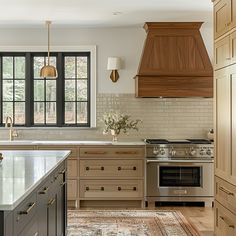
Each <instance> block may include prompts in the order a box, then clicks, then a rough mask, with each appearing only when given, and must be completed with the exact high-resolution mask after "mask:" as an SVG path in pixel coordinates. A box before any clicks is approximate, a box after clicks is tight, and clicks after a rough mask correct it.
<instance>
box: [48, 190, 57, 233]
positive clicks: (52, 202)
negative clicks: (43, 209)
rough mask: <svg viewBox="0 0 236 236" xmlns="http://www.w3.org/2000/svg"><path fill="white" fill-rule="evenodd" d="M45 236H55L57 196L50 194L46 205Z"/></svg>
mask: <svg viewBox="0 0 236 236" xmlns="http://www.w3.org/2000/svg"><path fill="white" fill-rule="evenodd" d="M47 236H57V196H56V194H54V195H53V194H51V195H50V199H49V201H48V204H47Z"/></svg>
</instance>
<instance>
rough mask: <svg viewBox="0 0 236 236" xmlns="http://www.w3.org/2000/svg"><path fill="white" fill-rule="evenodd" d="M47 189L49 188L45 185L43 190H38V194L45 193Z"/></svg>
mask: <svg viewBox="0 0 236 236" xmlns="http://www.w3.org/2000/svg"><path fill="white" fill-rule="evenodd" d="M48 190H49V187H45V188H44V189H43V191H40V192H39V194H46V193H47V191H48Z"/></svg>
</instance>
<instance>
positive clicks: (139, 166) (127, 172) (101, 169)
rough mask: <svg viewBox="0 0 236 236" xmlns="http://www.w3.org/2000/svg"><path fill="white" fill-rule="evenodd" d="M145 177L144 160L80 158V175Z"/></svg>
mask: <svg viewBox="0 0 236 236" xmlns="http://www.w3.org/2000/svg"><path fill="white" fill-rule="evenodd" d="M94 176H97V177H143V160H100V159H98V160H91V159H89V160H80V177H94Z"/></svg>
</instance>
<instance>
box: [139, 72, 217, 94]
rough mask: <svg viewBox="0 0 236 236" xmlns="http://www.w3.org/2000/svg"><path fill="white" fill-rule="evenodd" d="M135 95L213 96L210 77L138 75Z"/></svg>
mask: <svg viewBox="0 0 236 236" xmlns="http://www.w3.org/2000/svg"><path fill="white" fill-rule="evenodd" d="M136 97H213V80H212V77H159V78H156V77H139V78H136Z"/></svg>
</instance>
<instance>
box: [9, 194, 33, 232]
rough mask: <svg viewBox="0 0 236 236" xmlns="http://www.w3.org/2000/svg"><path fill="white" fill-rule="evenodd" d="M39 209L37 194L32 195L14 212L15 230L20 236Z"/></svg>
mask: <svg viewBox="0 0 236 236" xmlns="http://www.w3.org/2000/svg"><path fill="white" fill-rule="evenodd" d="M36 209H37V201H36V193H35V192H34V193H32V194H31V195H30V196H29V197H27V198H26V199H25V200H24V201H23V202H22V203H21V204H20V205H19V206H18V207H16V209H15V210H14V229H15V232H16V233H15V235H18V234H19V233H20V232H21V231H22V230H23V229H24V227H25V226H26V225H27V223H28V222H30V220H31V219H32V218H33V216H34V215H35V213H36Z"/></svg>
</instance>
